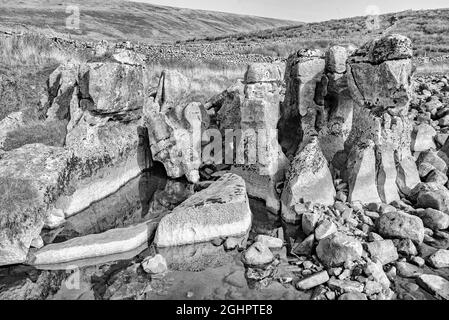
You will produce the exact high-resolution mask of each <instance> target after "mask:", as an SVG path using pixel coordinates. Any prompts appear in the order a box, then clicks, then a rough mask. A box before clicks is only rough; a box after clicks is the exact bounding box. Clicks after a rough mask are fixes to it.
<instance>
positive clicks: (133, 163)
mask: <svg viewBox="0 0 449 320" xmlns="http://www.w3.org/2000/svg"><path fill="white" fill-rule="evenodd" d="M146 74H147V70H146V69H145V68H144V67H142V66H133V65H127V64H123V63H118V62H92V63H83V64H75V63H73V62H69V63H67V64H64V65H62V66H60V67H59V68H58V69H56V70H55V71H54V72H53V73H52V74H51V75H50V79H49V88H48V90H49V94H50V102H49V103H50V107H49V109H48V111H47V117H48V118H49V119H51V118H56V119H60V120H62V119H67V120H69V122H68V124H67V135H66V137H65V147H66V148H67V149H69V150H71V151H72V152H73V153H74V156H75V158H76V160H77V161H76V162H77V177H76V179H74V180H73V181H72V188H73V189H76V192H75V193H73V194H71V195H66V196H65V197H64V198H63V199H61V200H60V201H59V203H58V208H59V209H61V210H63V212H64V214H65V215H66V216H70V215H73V214H76V213H78V212H80V211H81V210H83V209H85V208H86V207H88V206H89V205H90V204H91V203H93V202H95V201H97V200H99V199H102V198H104V197H105V196H108V195H110V194H112V193H114V192H115V191H117V190H118V189H119V188H120V187H121V186H123V185H124V184H125V183H126V182H128V181H129V180H131V179H133V178H135V177H136V176H137V175H139V174H140V172H141V170H143V169H146V168H148V166H149V165H150V163H149V161H148V160H144V161H140V160H141V159H140V160H139V158H141V157H142V155H141V154H138V152H137V150H139V149H142V148H143V149H149V146H148V138H147V137H140V138H139V135H142V133H141V131H139V130H141V129H139V126H140V123H141V118H142V109H143V104H144V97H145V92H146V87H147V86H148V83H147V78H146V77H147V75H146ZM145 135H146V133H145ZM145 139H146V140H145ZM142 140H145V141H146V145H145V146H143V145H141V146H139V141H140V142H141V141H142ZM144 156H145V155H144ZM150 156H151V154H150V153H148V152H147V154H146V157H147V158H148V157H150ZM139 161H140V163H139ZM109 167H116V168H119V169H118V170H115V172H114V173H113V174H112V175H111V172H109V169H108V168H109ZM107 176H109V178H105V177H107ZM103 178H104V179H103Z"/></svg>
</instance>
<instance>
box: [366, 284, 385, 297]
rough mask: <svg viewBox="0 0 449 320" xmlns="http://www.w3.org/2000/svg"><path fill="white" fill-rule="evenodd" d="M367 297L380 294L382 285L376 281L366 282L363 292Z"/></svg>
mask: <svg viewBox="0 0 449 320" xmlns="http://www.w3.org/2000/svg"><path fill="white" fill-rule="evenodd" d="M363 292H364V293H366V294H367V295H368V296H371V295H373V294H376V293H380V292H382V285H381V284H380V283H379V282H376V281H367V282H366V283H365V289H364V290H363Z"/></svg>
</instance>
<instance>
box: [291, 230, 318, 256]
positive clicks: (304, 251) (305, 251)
mask: <svg viewBox="0 0 449 320" xmlns="http://www.w3.org/2000/svg"><path fill="white" fill-rule="evenodd" d="M314 241H315V235H314V234H313V233H312V234H311V235H310V236H308V237H307V238H305V239H304V240H303V241H302V242H301V243H299V244H297V245H296V246H294V247H293V249H292V252H293V253H294V254H296V255H298V256H309V255H311V254H312V250H313V243H314Z"/></svg>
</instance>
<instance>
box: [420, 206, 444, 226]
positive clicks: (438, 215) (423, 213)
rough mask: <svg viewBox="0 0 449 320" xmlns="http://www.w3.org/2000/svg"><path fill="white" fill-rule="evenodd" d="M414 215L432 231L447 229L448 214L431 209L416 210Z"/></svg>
mask: <svg viewBox="0 0 449 320" xmlns="http://www.w3.org/2000/svg"><path fill="white" fill-rule="evenodd" d="M415 214H416V215H417V216H418V217H420V218H421V220H422V221H423V223H424V226H425V227H427V228H430V229H432V230H445V229H447V228H449V214H447V213H445V212H441V211H439V210H435V209H432V208H427V209H417V210H416V211H415Z"/></svg>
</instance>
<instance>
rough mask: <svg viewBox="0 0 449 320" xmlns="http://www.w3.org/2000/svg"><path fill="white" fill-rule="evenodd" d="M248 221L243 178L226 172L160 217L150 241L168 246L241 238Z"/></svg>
mask: <svg viewBox="0 0 449 320" xmlns="http://www.w3.org/2000/svg"><path fill="white" fill-rule="evenodd" d="M251 220H252V217H251V211H250V208H249V202H248V196H247V194H246V190H245V181H244V180H243V179H242V178H241V177H239V176H237V175H235V174H229V173H228V174H225V175H224V176H223V177H221V178H220V179H219V180H218V181H216V182H214V183H213V184H212V185H211V186H209V187H208V188H207V189H204V190H202V191H200V192H198V193H196V194H194V195H193V196H192V197H190V198H188V199H187V200H186V201H184V202H183V203H182V204H181V205H179V206H178V207H176V208H175V209H174V210H173V211H172V213H170V214H169V215H167V216H165V217H164V218H162V220H161V222H160V224H159V226H158V228H157V231H156V236H155V239H154V243H155V245H156V246H157V247H172V246H180V245H186V244H194V243H202V242H208V241H211V240H213V239H216V238H227V237H242V236H245V234H246V233H247V232H248V231H249V229H250V227H251Z"/></svg>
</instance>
